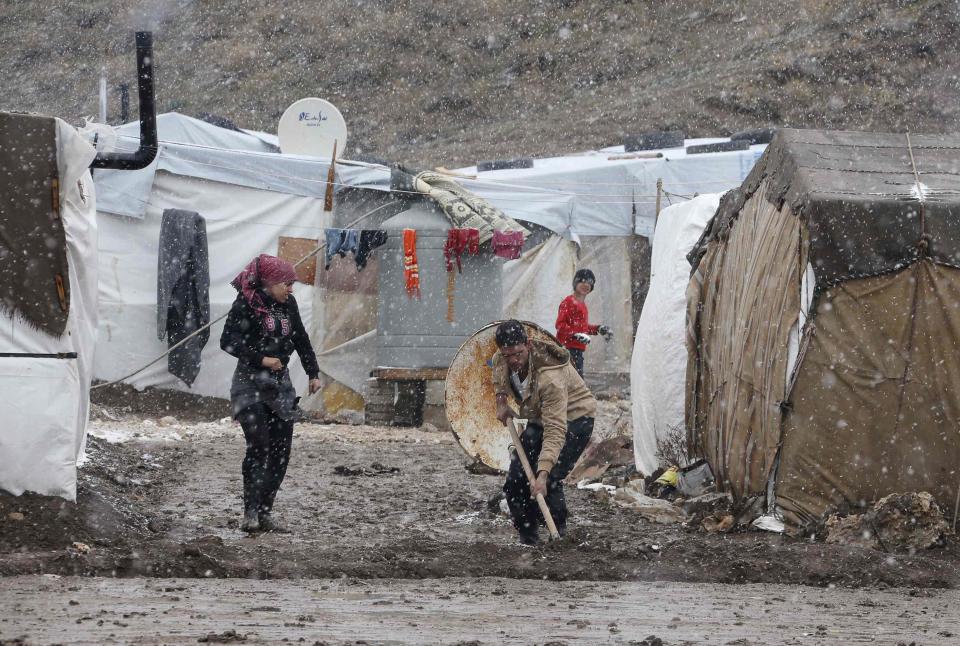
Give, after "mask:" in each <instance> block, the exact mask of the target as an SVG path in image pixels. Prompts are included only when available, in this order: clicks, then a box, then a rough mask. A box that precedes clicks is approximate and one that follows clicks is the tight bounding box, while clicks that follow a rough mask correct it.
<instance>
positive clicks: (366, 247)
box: [353, 230, 387, 270]
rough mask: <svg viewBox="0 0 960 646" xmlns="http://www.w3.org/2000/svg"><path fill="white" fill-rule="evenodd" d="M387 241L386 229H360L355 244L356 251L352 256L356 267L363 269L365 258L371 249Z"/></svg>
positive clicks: (368, 255) (365, 262) (365, 263)
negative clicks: (358, 238)
mask: <svg viewBox="0 0 960 646" xmlns="http://www.w3.org/2000/svg"><path fill="white" fill-rule="evenodd" d="M386 243H387V232H386V231H376V230H371V231H361V232H360V242H359V243H358V244H357V253H356V255H355V256H354V257H353V259H354V261H355V262H356V263H357V269H361V270H362V269H364V268H365V267H366V266H367V259H368V258H369V257H370V254H371V253H373V250H374V249H376V248H377V247H382V246H383V245H385V244H386Z"/></svg>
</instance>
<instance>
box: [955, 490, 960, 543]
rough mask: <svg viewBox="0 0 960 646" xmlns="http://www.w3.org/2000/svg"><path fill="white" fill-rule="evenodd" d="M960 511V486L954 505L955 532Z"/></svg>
mask: <svg viewBox="0 0 960 646" xmlns="http://www.w3.org/2000/svg"><path fill="white" fill-rule="evenodd" d="M958 511H960V484H958V485H957V501H956V502H955V503H953V531H954V532H956V531H957V512H958Z"/></svg>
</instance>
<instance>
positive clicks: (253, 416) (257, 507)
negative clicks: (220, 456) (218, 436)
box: [220, 254, 320, 532]
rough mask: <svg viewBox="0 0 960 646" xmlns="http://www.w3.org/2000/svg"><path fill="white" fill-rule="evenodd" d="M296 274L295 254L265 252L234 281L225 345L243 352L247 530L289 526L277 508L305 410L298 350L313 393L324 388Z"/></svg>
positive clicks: (236, 394) (240, 387)
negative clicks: (296, 376)
mask: <svg viewBox="0 0 960 646" xmlns="http://www.w3.org/2000/svg"><path fill="white" fill-rule="evenodd" d="M296 278H297V274H296V272H295V271H294V268H293V265H291V264H290V263H289V262H287V261H286V260H282V259H280V258H277V257H275V256H268V255H266V254H262V255H260V256H258V257H257V258H254V259H253V260H252V261H250V264H248V265H247V266H246V267H245V268H244V270H243V271H242V272H240V274H239V275H238V276H237V277H236V278H234V279H233V281H232V282H231V283H230V284H231V285H233V286H234V288H236V290H237V292H238V293H237V298H236V300H235V301H234V302H233V306H232V307H231V308H230V313H229V314H228V315H227V322H226V323H225V324H224V327H223V334H222V335H221V337H220V347H221V348H223V349H224V350H225V351H226V352H228V353H230V354H231V355H233V356H234V357H236V358H237V368H236V370H235V371H234V373H233V383H232V384H231V386H230V402H231V404H232V405H233V416H234V418H235V419H237V420H238V421H239V422H240V426H241V427H243V434H244V436H245V437H246V440H247V453H246V456H245V457H244V458H243V519H242V521H241V525H240V527H241V529H243V530H244V531H247V532H257V531H274V532H282V531H286V530H284V529H283V528H282V527H281V526H280V525H278V524H277V522H276V521H275V520H273V517H272V516H271V512H272V509H273V500H274V498H275V497H276V495H277V490H279V489H280V483H281V482H283V477H284V475H285V474H286V472H287V463H288V462H289V460H290V448H291V445H292V441H293V423H294V421H295V420H296V418H297V416H298V414H299V409H298V408H297V401H298V400H299V399H300V398H299V397H297V394H296V392H295V391H294V389H293V383H291V381H290V371H289V370H287V364H288V363H289V362H290V356H291V355H292V354H293V353H294V352H296V353H297V355H299V357H300V363H301V364H303V369H304V371H305V372H306V373H307V377H309V379H310V386H309V388H310V393H311V394H312V393H315V392H317V391H318V390H319V389H320V379H319V378H318V377H319V375H320V369H319V367H318V366H317V357H316V355H315V354H314V352H313V348H312V347H311V346H310V337H309V336H308V335H307V331H306V330H305V329H304V327H303V321H302V320H301V319H300V310H299V309H298V308H297V301H296V300H295V299H294V298H293V283H294V281H295V280H296Z"/></svg>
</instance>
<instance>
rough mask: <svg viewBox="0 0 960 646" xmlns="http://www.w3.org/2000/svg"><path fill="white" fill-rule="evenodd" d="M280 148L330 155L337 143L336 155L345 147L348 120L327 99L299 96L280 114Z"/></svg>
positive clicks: (302, 152) (278, 133) (278, 127)
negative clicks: (301, 97) (334, 144)
mask: <svg viewBox="0 0 960 646" xmlns="http://www.w3.org/2000/svg"><path fill="white" fill-rule="evenodd" d="M277 137H278V138H279V139H280V152H282V153H286V154H291V155H309V156H311V157H330V156H331V155H332V154H333V143H334V142H336V143H337V157H341V156H343V151H344V150H345V149H346V147H347V122H346V121H344V120H343V115H342V114H340V111H339V110H337V108H336V106H334V105H333V104H332V103H330V102H329V101H324V100H323V99H314V98H309V99H300V100H299V101H294V102H293V103H292V104H291V105H290V107H289V108H287V109H286V111H284V113H283V116H282V117H280V124H279V125H278V126H277Z"/></svg>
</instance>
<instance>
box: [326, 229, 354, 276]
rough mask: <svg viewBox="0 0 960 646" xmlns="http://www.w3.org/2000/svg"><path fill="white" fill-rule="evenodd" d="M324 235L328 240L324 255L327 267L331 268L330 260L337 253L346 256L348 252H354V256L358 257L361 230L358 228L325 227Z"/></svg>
mask: <svg viewBox="0 0 960 646" xmlns="http://www.w3.org/2000/svg"><path fill="white" fill-rule="evenodd" d="M324 235H325V238H326V241H327V248H326V253H325V255H324V259H325V260H326V263H325V265H324V268H325V269H330V262H331V261H332V260H333V257H334V256H335V255H337V254H340V257H341V258H345V257H346V255H347V253H349V252H353V255H354V257H356V255H357V251H358V250H359V232H358V231H357V230H356V229H325V230H324Z"/></svg>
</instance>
